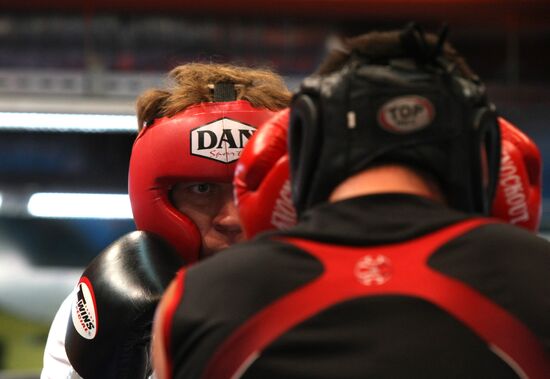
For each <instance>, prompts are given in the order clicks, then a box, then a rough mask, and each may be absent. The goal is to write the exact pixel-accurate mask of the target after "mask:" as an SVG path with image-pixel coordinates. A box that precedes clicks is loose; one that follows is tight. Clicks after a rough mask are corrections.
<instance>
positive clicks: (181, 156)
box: [129, 100, 274, 263]
mask: <svg viewBox="0 0 550 379" xmlns="http://www.w3.org/2000/svg"><path fill="white" fill-rule="evenodd" d="M273 114H274V112H273V111H270V110H268V109H259V108H254V107H253V106H252V105H251V104H250V103H249V102H248V101H244V100H237V101H229V102H216V103H200V104H197V105H194V106H191V107H189V108H187V109H186V110H184V111H182V112H180V113H178V114H177V115H175V116H173V117H170V118H168V117H164V118H160V119H157V120H155V122H154V123H153V124H152V125H150V126H147V127H145V128H144V129H143V130H142V131H141V132H140V134H139V135H138V137H137V138H136V141H135V142H134V146H133V149H132V155H131V158H130V172H129V194H130V201H131V204H132V212H133V215H134V222H135V223H136V226H137V228H138V229H139V230H144V231H147V232H152V233H155V234H157V235H159V236H161V237H162V238H164V239H165V240H166V241H167V242H168V243H170V244H171V245H172V246H174V247H175V248H176V249H177V250H178V251H179V253H180V254H181V255H182V256H183V257H184V258H185V260H186V261H187V263H192V262H196V261H197V260H198V259H199V252H200V248H201V236H200V233H199V230H198V228H197V227H196V225H195V224H194V222H193V221H192V220H191V219H189V218H188V217H187V216H186V215H184V214H182V213H181V212H179V211H178V210H177V209H176V208H175V207H174V205H173V204H172V203H171V201H170V198H169V191H170V189H171V188H172V186H174V185H175V184H176V183H178V182H182V181H197V182H224V183H231V181H232V179H233V172H234V170H235V165H236V161H237V159H238V158H239V156H240V154H241V151H242V148H243V146H244V144H245V143H246V142H247V141H248V139H249V138H250V137H251V136H252V133H253V132H254V131H255V129H256V127H258V126H259V125H261V124H262V123H263V122H264V121H266V120H267V119H269V118H270V117H271V116H272V115H273Z"/></svg>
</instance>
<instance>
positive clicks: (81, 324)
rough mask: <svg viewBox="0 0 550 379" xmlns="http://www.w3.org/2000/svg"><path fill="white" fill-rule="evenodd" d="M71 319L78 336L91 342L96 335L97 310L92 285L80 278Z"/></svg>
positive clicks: (86, 279) (84, 278) (85, 279)
mask: <svg viewBox="0 0 550 379" xmlns="http://www.w3.org/2000/svg"><path fill="white" fill-rule="evenodd" d="M71 318H72V320H73V325H74V328H75V329H76V331H77V332H78V334H80V335H81V336H82V337H84V338H86V339H88V340H91V339H93V338H94V337H95V335H96V333H97V310H96V304H95V296H94V290H93V288H92V284H91V283H90V281H89V280H88V278H86V277H82V278H81V279H80V282H79V283H78V286H77V288H76V290H75V294H74V298H73V304H72V309H71Z"/></svg>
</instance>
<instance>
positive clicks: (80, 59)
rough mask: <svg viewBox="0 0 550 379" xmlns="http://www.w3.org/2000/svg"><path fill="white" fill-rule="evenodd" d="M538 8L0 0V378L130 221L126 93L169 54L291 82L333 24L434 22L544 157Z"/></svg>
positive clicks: (157, 74) (337, 32) (548, 34)
mask: <svg viewBox="0 0 550 379" xmlns="http://www.w3.org/2000/svg"><path fill="white" fill-rule="evenodd" d="M549 14H550V3H549V2H547V1H543V0H526V1H523V0H522V1H520V0H477V1H473V0H448V1H443V0H410V1H405V0H371V1H367V0H362V1H361V0H324V1H313V0H293V1H289V0H278V1H271V2H263V1H248V0H233V1H231V2H225V1H219V0H202V1H187V0H180V1H172V0H156V1H152V2H151V1H144V0H133V1H129V0H118V1H117V0H110V1H108V0H95V1H94V0H84V1H80V2H78V1H69V0H49V1H48V2H44V1H41V0H27V1H22V2H13V1H11V2H9V3H8V2H7V1H4V0H0V378H36V377H38V373H39V371H40V368H41V365H42V352H43V348H44V344H45V341H46V335H47V332H48V327H49V324H50V322H51V320H52V318H53V316H54V313H55V311H56V309H57V307H58V306H59V304H60V302H61V301H62V299H63V298H64V297H65V296H66V295H67V294H68V293H69V291H70V290H71V288H72V286H73V285H74V284H75V283H76V281H77V279H78V277H79V274H80V272H81V270H82V268H83V267H84V266H85V265H86V264H87V262H89V261H90V260H91V259H92V258H93V257H94V256H95V255H96V254H97V253H99V252H100V251H101V250H102V249H103V248H105V247H106V246H107V245H108V244H109V243H111V242H112V241H114V240H115V239H117V238H118V237H119V236H121V235H122V234H124V233H126V232H128V231H130V230H132V229H133V227H134V226H133V223H132V221H131V218H130V217H131V214H130V209H129V203H128V200H127V196H126V194H127V168H128V159H129V154H130V149H131V145H132V141H133V139H134V137H135V134H136V121H135V118H134V116H133V114H134V113H133V112H134V99H135V97H136V96H137V95H138V94H139V93H140V92H141V91H142V90H144V89H145V88H148V87H151V86H155V85H162V83H163V78H164V75H165V74H166V73H167V72H168V71H169V70H170V69H171V68H172V67H174V66H176V65H178V64H181V63H184V62H189V61H206V62H210V61H212V62H231V63H238V64H244V65H252V66H263V67H269V68H272V69H274V70H276V71H278V72H279V73H281V74H282V75H283V76H284V77H285V79H286V80H287V82H288V85H289V86H290V87H291V88H296V87H297V85H298V83H299V81H300V80H301V79H302V78H303V77H304V76H305V75H307V74H309V73H311V72H312V71H313V70H314V69H315V68H316V66H317V64H318V63H319V61H320V59H321V57H322V56H323V54H324V53H325V51H326V49H327V48H329V47H330V46H331V44H333V43H334V41H335V39H336V38H339V37H343V36H351V35H354V34H358V33H361V32H365V31H369V30H372V29H390V28H394V27H401V26H403V25H404V24H405V23H406V22H408V21H410V20H415V21H417V22H420V23H421V24H422V25H424V26H425V27H426V29H427V30H430V31H437V30H438V29H439V27H440V26H441V24H442V22H446V23H448V24H449V26H450V40H451V41H452V42H453V43H454V44H455V46H456V47H457V48H458V49H459V50H460V51H461V52H462V53H463V55H465V57H466V58H467V60H468V61H469V63H470V64H471V66H472V67H473V68H474V70H475V71H477V72H478V73H479V74H480V76H481V77H482V78H483V79H484V80H485V81H486V83H487V84H488V87H489V91H490V95H491V97H492V99H493V101H494V102H495V103H496V104H497V107H498V109H499V111H500V112H501V114H503V115H504V116H506V117H507V118H508V119H509V120H511V121H512V122H514V123H515V124H516V125H518V126H520V128H522V129H523V130H524V131H525V132H526V133H527V134H529V135H530V136H531V137H532V138H534V139H535V141H536V142H537V143H538V145H539V147H540V149H541V152H542V153H543V156H544V159H545V161H546V162H550V129H549V128H548V125H549V123H550V70H549V69H548V68H549V67H550V52H549V46H550V19H549V18H548V17H547V16H548V15H549ZM548 167H549V165H548V164H547V165H546V168H545V171H544V180H543V181H544V183H543V186H544V197H545V203H546V204H545V213H544V215H543V228H542V234H543V235H545V236H548V235H549V234H550V168H548ZM52 193H54V194H56V193H57V194H59V193H61V194H65V195H60V196H56V195H52ZM67 194H70V195H67ZM75 194H89V195H90V194H102V195H112V196H109V197H103V198H100V200H99V203H96V201H97V200H96V199H95V198H94V197H92V196H91V195H90V196H89V197H87V198H81V197H76V196H77V195H75ZM71 196H72V197H71Z"/></svg>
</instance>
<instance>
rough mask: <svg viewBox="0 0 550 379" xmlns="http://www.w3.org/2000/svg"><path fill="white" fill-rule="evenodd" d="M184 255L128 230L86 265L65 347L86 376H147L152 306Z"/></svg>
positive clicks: (121, 378)
mask: <svg viewBox="0 0 550 379" xmlns="http://www.w3.org/2000/svg"><path fill="white" fill-rule="evenodd" d="M184 263H185V262H184V261H183V258H182V257H181V256H180V255H179V254H178V253H177V252H176V251H175V250H174V249H172V248H171V247H170V246H168V244H166V243H165V242H163V241H162V240H161V239H160V238H159V237H156V236H154V235H152V234H150V233H146V232H132V233H129V234H127V235H125V236H123V237H121V238H120V239H118V240H117V241H116V242H114V243H113V244H111V245H110V246H109V247H107V248H106V249H105V250H104V251H103V252H102V253H101V254H100V255H98V256H97V257H96V258H95V259H94V260H93V261H92V262H91V263H90V265H89V266H88V267H87V268H86V270H85V271H84V274H83V275H82V277H81V278H80V282H79V283H78V287H77V289H76V290H75V293H74V295H73V296H74V298H73V303H72V308H71V318H70V320H69V321H68V325H67V334H66V335H65V350H66V353H67V356H68V358H69V362H70V363H71V365H72V367H73V368H74V369H75V371H76V372H77V373H78V374H79V375H80V376H82V377H83V378H85V379H94V378H104V379H107V378H113V379H114V378H117V379H124V378H131V379H139V378H146V377H147V376H148V375H150V373H151V367H150V363H149V346H150V340H151V326H152V321H153V317H154V312H155V308H156V306H157V304H158V302H159V300H160V298H161V295H162V293H163V292H164V289H165V288H166V287H167V286H168V285H169V283H170V281H171V280H172V278H173V277H174V275H175V274H176V272H177V271H178V269H179V268H181V267H182V266H183V265H184Z"/></svg>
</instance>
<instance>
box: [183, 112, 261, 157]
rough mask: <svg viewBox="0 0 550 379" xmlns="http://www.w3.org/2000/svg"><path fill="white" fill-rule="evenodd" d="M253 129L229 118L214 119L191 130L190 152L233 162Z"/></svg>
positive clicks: (254, 129)
mask: <svg viewBox="0 0 550 379" xmlns="http://www.w3.org/2000/svg"><path fill="white" fill-rule="evenodd" d="M255 131H256V128H253V127H252V126H250V125H246V124H243V123H241V122H238V121H235V120H232V119H230V118H222V119H219V120H216V121H214V122H211V123H209V124H206V125H203V126H201V127H198V128H196V129H193V130H192V131H191V154H192V155H198V156H201V157H205V158H209V159H213V160H216V161H218V162H222V163H231V162H235V161H236V160H237V159H239V157H240V156H241V152H242V149H243V147H244V145H245V144H246V143H247V142H248V140H249V139H250V137H252V134H253V133H254V132H255Z"/></svg>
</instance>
